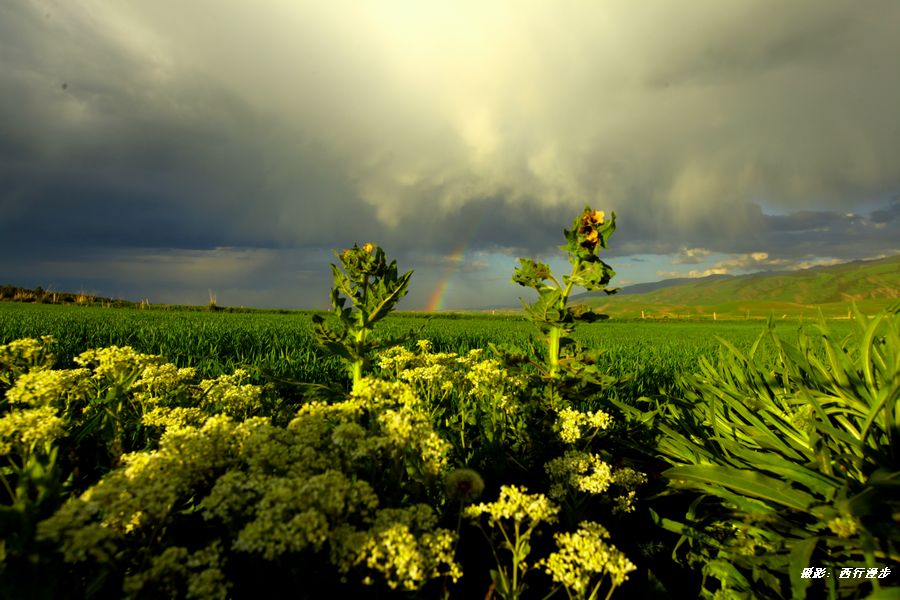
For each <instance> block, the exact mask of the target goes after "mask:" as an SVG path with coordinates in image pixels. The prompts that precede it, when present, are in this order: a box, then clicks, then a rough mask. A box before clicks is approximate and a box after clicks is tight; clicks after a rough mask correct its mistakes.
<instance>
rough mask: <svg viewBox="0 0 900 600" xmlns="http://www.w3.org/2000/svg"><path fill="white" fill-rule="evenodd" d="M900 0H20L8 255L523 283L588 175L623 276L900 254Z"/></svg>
mask: <svg viewBox="0 0 900 600" xmlns="http://www.w3.org/2000/svg"><path fill="white" fill-rule="evenodd" d="M898 30H900V3H897V2H895V1H893V0H882V1H878V0H875V1H872V2H866V3H854V2H843V1H836V0H835V1H831V0H825V1H821V0H808V1H802V0H801V1H797V2H789V3H786V2H776V1H771V2H770V1H760V2H720V1H716V0H708V1H697V2H690V3H673V2H668V1H663V0H659V1H650V2H640V3H635V2H628V1H624V0H623V1H604V2H574V1H573V2H567V1H562V2H553V3H548V2H528V1H522V2H515V3H509V2H491V1H484V2H457V3H452V4H446V5H443V6H442V5H438V3H428V2H412V1H410V2H390V1H382V2H375V1H371V2H367V1H354V2H351V1H347V2H341V1H335V2H327V3H326V2H316V3H313V2H295V1H289V0H284V1H276V0H261V1H259V2H254V3H243V2H241V3H239V2H224V3H223V2H211V1H205V0H196V1H192V2H175V1H169V0H161V1H157V2H139V1H136V0H133V1H128V0H122V1H117V2H113V1H110V0H83V1H79V0H72V1H65V2H63V1H49V0H40V1H38V0H31V1H29V0H11V1H9V2H5V3H3V4H2V5H0V56H2V57H3V60H2V61H0V283H10V284H13V285H20V286H29V287H33V286H38V285H40V286H42V287H44V288H51V289H57V290H76V291H77V290H85V291H88V292H93V293H96V294H100V295H111V296H122V297H125V298H129V299H140V298H149V299H150V300H151V301H153V302H185V303H195V304H202V303H205V302H206V300H207V297H208V291H209V290H214V291H215V292H216V295H217V298H218V302H219V303H220V304H222V305H233V306H237V305H245V306H260V307H308V308H321V307H325V306H326V305H327V303H328V288H329V279H330V270H329V267H328V262H329V261H333V260H334V258H333V256H332V255H331V251H332V249H341V248H345V247H349V246H352V245H353V244H354V243H357V242H358V243H364V242H368V241H371V242H376V243H378V244H380V245H381V246H382V247H384V248H385V250H386V251H387V252H388V255H389V256H390V257H391V258H396V259H397V260H398V263H399V267H400V269H401V271H403V270H407V269H415V274H414V276H413V279H412V282H411V287H410V294H409V296H407V298H406V299H404V301H403V303H402V304H401V308H407V309H424V308H441V309H454V308H478V307H486V306H515V305H517V301H516V298H517V296H518V295H520V293H521V290H520V289H517V286H514V285H512V284H511V283H510V277H511V275H512V270H513V268H514V265H515V258H516V257H517V256H520V255H522V256H536V257H537V256H539V257H543V258H545V259H552V257H554V256H555V253H556V252H557V247H558V245H559V244H560V243H562V237H561V233H562V229H563V228H564V227H566V226H568V225H569V224H570V223H571V221H572V219H573V218H574V215H575V214H577V213H578V212H579V211H580V210H581V209H582V208H583V207H584V205H585V204H590V205H591V206H594V207H596V208H598V209H601V210H605V211H607V212H610V211H613V210H614V211H616V213H617V215H618V224H619V227H618V230H617V231H616V233H615V235H614V236H613V237H612V239H611V240H610V249H609V253H608V256H607V257H605V258H606V259H607V260H608V262H610V263H611V264H613V266H614V267H615V268H616V270H617V271H618V272H619V276H618V277H617V280H618V281H617V280H614V282H613V283H615V284H619V285H622V284H623V283H638V282H643V281H652V280H657V279H660V278H666V277H697V276H703V275H704V274H719V273H744V272H753V271H759V270H773V269H791V268H798V267H802V266H811V265H815V264H829V263H833V262H840V261H846V260H853V259H859V258H868V257H876V256H882V255H890V254H895V253H897V252H898V251H900V246H898V244H897V242H896V239H897V234H896V232H897V225H898V218H900V161H897V159H896V157H897V156H898V155H900V118H898V116H897V110H896V107H897V106H900V37H898V36H897V34H896V32H897V31H898Z"/></svg>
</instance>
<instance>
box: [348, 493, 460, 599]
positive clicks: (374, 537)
mask: <svg viewBox="0 0 900 600" xmlns="http://www.w3.org/2000/svg"><path fill="white" fill-rule="evenodd" d="M455 543H456V534H454V533H453V532H451V531H449V530H446V529H440V528H438V527H437V516H436V515H435V514H434V511H433V510H432V509H431V507H429V506H426V505H424V504H414V505H411V506H407V507H403V508H385V509H381V510H379V511H377V513H376V515H375V519H374V523H373V524H372V526H371V527H370V528H369V529H368V530H365V531H356V530H352V529H351V528H348V527H346V526H345V527H343V528H342V529H341V531H340V532H339V533H338V535H336V536H335V544H334V545H333V551H332V559H333V561H334V562H335V564H336V565H337V566H338V568H339V569H340V570H341V571H342V572H344V573H346V572H347V571H349V570H350V569H351V568H354V567H356V566H361V565H365V566H366V567H367V568H368V569H371V570H373V571H376V572H379V573H381V574H382V576H383V577H384V579H385V581H386V582H387V584H388V586H390V587H391V588H392V589H398V588H399V589H402V590H406V591H415V590H417V589H419V588H421V587H422V585H423V584H424V583H425V582H427V581H429V580H431V579H436V578H439V577H445V576H446V577H450V578H451V579H452V580H453V581H454V582H455V581H456V580H458V579H459V578H460V577H461V576H462V571H461V570H460V568H459V565H458V564H457V563H456V562H455V561H454V559H453V549H454V545H455ZM363 581H365V582H366V583H372V579H371V577H368V576H367V577H366V578H365V579H364V580H363Z"/></svg>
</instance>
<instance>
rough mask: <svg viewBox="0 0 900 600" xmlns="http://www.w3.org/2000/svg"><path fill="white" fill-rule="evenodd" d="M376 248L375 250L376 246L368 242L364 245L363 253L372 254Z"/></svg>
mask: <svg viewBox="0 0 900 600" xmlns="http://www.w3.org/2000/svg"><path fill="white" fill-rule="evenodd" d="M374 248H375V246H373V245H372V244H370V243H368V242H366V243H365V244H363V247H362V249H363V252H366V253H368V254H372V250H373V249H374Z"/></svg>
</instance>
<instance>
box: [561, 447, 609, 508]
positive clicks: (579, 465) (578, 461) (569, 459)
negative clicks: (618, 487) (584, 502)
mask: <svg viewBox="0 0 900 600" xmlns="http://www.w3.org/2000/svg"><path fill="white" fill-rule="evenodd" d="M544 468H545V470H546V471H547V474H548V475H550V478H551V480H552V481H553V484H552V485H551V487H550V492H549V493H550V497H551V498H556V499H561V498H563V497H565V495H566V494H567V493H568V492H569V490H570V489H574V490H578V491H580V492H587V493H589V494H602V493H604V492H605V491H606V490H608V489H609V486H610V485H612V483H613V475H612V467H611V466H610V465H609V464H608V463H606V462H605V461H604V460H603V459H602V458H601V457H600V456H599V455H597V454H593V453H590V452H579V451H575V450H570V451H568V452H566V453H565V454H563V455H562V456H560V457H557V458H554V459H553V460H551V461H549V462H548V463H547V464H546V465H545V466H544Z"/></svg>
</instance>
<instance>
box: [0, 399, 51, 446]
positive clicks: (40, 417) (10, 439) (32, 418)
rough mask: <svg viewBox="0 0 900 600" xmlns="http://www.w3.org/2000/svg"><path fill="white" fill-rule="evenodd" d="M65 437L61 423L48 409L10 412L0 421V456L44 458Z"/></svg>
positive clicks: (49, 408) (47, 407) (45, 407)
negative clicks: (39, 454) (42, 455)
mask: <svg viewBox="0 0 900 600" xmlns="http://www.w3.org/2000/svg"><path fill="white" fill-rule="evenodd" d="M63 435H65V429H64V427H63V420H62V419H61V418H59V417H58V416H57V414H56V409H54V408H51V407H49V406H41V407H38V408H26V409H23V410H12V411H10V412H8V413H6V414H5V415H3V417H2V418H0V455H4V454H11V453H13V452H16V453H18V454H21V455H26V454H33V453H35V452H39V453H41V454H44V455H46V454H48V453H49V452H50V448H51V447H52V446H53V444H54V442H55V441H56V440H57V439H59V438H60V437H62V436H63Z"/></svg>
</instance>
